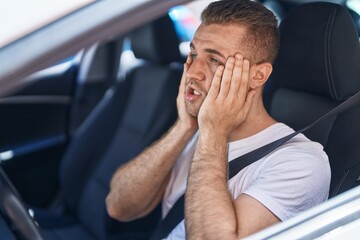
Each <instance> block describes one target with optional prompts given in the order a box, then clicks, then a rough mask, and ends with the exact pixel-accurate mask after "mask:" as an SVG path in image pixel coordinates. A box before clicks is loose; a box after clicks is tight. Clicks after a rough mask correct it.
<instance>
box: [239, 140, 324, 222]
mask: <svg viewBox="0 0 360 240" xmlns="http://www.w3.org/2000/svg"><path fill="white" fill-rule="evenodd" d="M249 167H250V168H251V167H253V168H254V167H255V166H249ZM256 168H257V169H256V171H258V173H257V177H256V179H254V181H253V182H252V183H251V184H250V185H249V186H248V187H247V189H245V190H244V193H246V194H248V195H251V196H252V197H254V198H255V199H257V200H258V201H260V202H261V203H263V204H264V205H265V206H266V207H268V208H269V209H270V210H271V211H272V212H273V213H274V214H275V215H277V216H278V217H279V218H280V219H281V220H285V219H287V218H289V217H292V216H293V215H295V214H296V213H298V212H300V211H303V210H306V209H308V208H311V207H313V206H315V205H317V204H319V203H321V202H323V201H325V200H326V199H327V198H328V192H329V187H330V176H331V173H330V165H329V161H328V157H327V155H326V153H325V152H324V151H323V148H322V146H321V145H320V144H318V143H316V142H312V141H310V140H309V139H307V138H306V137H304V136H303V135H300V136H298V137H295V138H294V139H293V140H291V141H289V142H288V143H286V144H284V145H283V146H281V147H280V148H278V149H277V150H275V151H274V152H272V153H270V154H269V155H268V156H266V157H265V158H263V159H262V160H261V161H260V162H259V163H258V165H257V166H256Z"/></svg>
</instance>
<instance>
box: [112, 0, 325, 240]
mask: <svg viewBox="0 0 360 240" xmlns="http://www.w3.org/2000/svg"><path fill="white" fill-rule="evenodd" d="M190 47H191V52H190V54H189V57H188V58H187V61H186V63H185V65H184V66H185V68H184V74H183V76H182V80H181V85H180V88H179V94H178V98H177V107H178V115H179V117H178V120H177V121H176V123H175V124H174V126H173V127H172V128H171V129H170V130H169V131H168V133H167V134H166V135H165V136H164V137H163V138H161V139H160V140H158V141H157V142H155V143H154V144H153V145H152V146H151V147H149V148H148V149H146V150H144V151H143V152H142V153H141V154H140V155H139V156H137V157H136V158H135V159H133V160H132V161H130V162H129V163H128V164H126V165H125V166H122V167H120V168H119V169H118V170H117V172H116V173H115V175H114V176H113V179H112V182H111V191H110V193H109V195H108V197H107V200H106V201H107V207H108V212H109V214H110V216H112V217H114V218H116V219H118V220H121V221H131V220H134V219H136V218H139V217H142V216H145V215H146V214H148V213H149V212H151V211H152V210H153V209H154V208H155V207H156V206H157V205H158V204H159V203H160V202H161V201H162V210H163V217H164V216H166V214H167V213H168V212H169V210H170V209H171V207H172V206H173V205H174V203H175V202H176V200H177V199H178V198H179V197H180V196H181V195H182V194H184V193H185V221H182V222H181V223H180V224H179V225H178V226H177V227H176V228H175V229H174V230H173V231H172V232H171V233H170V235H169V236H168V239H185V238H186V239H237V238H239V237H244V236H247V235H249V234H251V233H254V232H256V231H259V230H261V229H263V228H265V227H267V226H270V225H272V224H275V223H277V222H279V221H283V220H285V219H288V218H290V217H291V216H294V215H295V214H296V213H298V212H300V211H303V210H305V209H308V208H310V207H312V206H314V205H316V204H319V203H320V202H322V201H325V200H326V199H327V197H328V191H329V184H330V168H329V163H328V159H327V156H326V154H325V153H324V152H323V149H322V146H321V145H320V144H318V143H315V142H311V141H310V140H309V139H307V138H306V137H305V136H304V135H298V136H296V137H295V138H293V139H292V140H290V141H289V142H288V143H286V144H284V145H283V146H282V147H280V148H279V149H277V150H276V151H274V152H273V153H271V154H269V155H267V156H265V157H264V158H262V159H260V160H258V161H257V162H255V163H253V164H251V165H250V166H248V167H246V168H244V169H243V170H241V171H240V172H239V173H238V174H237V175H236V176H235V177H233V178H232V179H231V180H230V181H229V182H228V177H227V176H228V172H227V171H228V170H227V166H228V161H231V160H232V159H235V158H236V157H238V156H241V155H243V154H245V153H247V152H249V151H251V150H253V149H256V148H258V147H261V146H263V145H266V144H267V143H270V142H272V141H274V140H277V139H279V138H281V137H283V136H286V135H288V134H290V133H291V132H293V130H292V129H291V128H289V127H288V126H286V125H285V124H282V123H278V122H276V120H274V119H273V118H272V117H271V116H269V114H268V113H267V112H266V110H265V108H264V105H263V101H262V92H263V87H264V84H265V82H266V81H267V79H268V78H269V75H270V74H271V72H272V63H273V62H274V59H275V57H276V52H277V47H278V30H277V22H276V19H275V16H274V15H273V14H272V13H271V12H270V11H269V10H267V9H266V8H265V7H263V6H262V5H261V4H259V3H257V2H252V1H248V0H236V1H233V0H231V1H229V0H223V1H219V2H214V3H211V4H210V5H209V6H208V7H207V8H206V9H205V10H204V12H203V13H202V23H201V25H200V27H199V28H198V29H197V31H196V33H195V36H194V39H193V41H192V42H191V44H190ZM197 130H198V131H197Z"/></svg>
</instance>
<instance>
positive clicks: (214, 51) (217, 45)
mask: <svg viewBox="0 0 360 240" xmlns="http://www.w3.org/2000/svg"><path fill="white" fill-rule="evenodd" d="M245 34H246V33H245V28H244V27H242V26H239V25H236V24H231V25H229V24H228V25H219V24H210V25H200V27H199V28H198V29H197V31H196V33H195V36H194V38H193V41H192V42H191V44H190V48H191V52H190V55H191V57H192V64H191V65H190V67H189V69H188V71H187V75H186V78H187V79H186V90H185V104H186V110H187V112H188V113H189V114H191V115H192V116H194V117H197V115H198V113H199V110H200V107H201V105H202V103H203V101H204V99H205V97H206V95H207V93H208V91H209V88H210V85H211V81H212V79H213V76H214V73H215V71H216V69H217V67H218V66H219V65H225V63H226V60H227V59H228V57H230V56H234V55H235V54H236V53H241V54H242V55H243V56H244V57H245V58H246V57H247V56H249V54H248V53H247V51H246V48H245V47H241V40H242V39H243V37H244V36H245Z"/></svg>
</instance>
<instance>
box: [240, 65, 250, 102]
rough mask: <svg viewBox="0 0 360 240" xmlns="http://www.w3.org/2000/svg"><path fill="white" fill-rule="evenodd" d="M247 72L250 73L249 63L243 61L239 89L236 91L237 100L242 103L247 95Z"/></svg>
mask: <svg viewBox="0 0 360 240" xmlns="http://www.w3.org/2000/svg"><path fill="white" fill-rule="evenodd" d="M249 72H250V63H249V60H247V59H244V60H243V68H242V75H241V81H240V88H239V91H238V98H239V100H240V101H242V102H244V101H245V100H246V95H247V94H248V86H249V81H250V80H249Z"/></svg>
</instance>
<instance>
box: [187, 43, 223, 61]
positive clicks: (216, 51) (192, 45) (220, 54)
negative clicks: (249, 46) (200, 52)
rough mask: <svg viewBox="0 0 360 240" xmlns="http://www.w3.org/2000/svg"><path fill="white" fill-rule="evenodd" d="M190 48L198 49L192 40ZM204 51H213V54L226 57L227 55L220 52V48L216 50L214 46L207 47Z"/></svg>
mask: <svg viewBox="0 0 360 240" xmlns="http://www.w3.org/2000/svg"><path fill="white" fill-rule="evenodd" d="M190 48H192V49H194V50H196V48H195V46H194V44H193V42H190ZM204 51H205V52H207V53H212V54H215V55H218V56H220V57H222V58H224V59H226V57H225V56H224V54H222V53H221V52H219V51H218V50H215V49H212V48H205V49H204Z"/></svg>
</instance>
